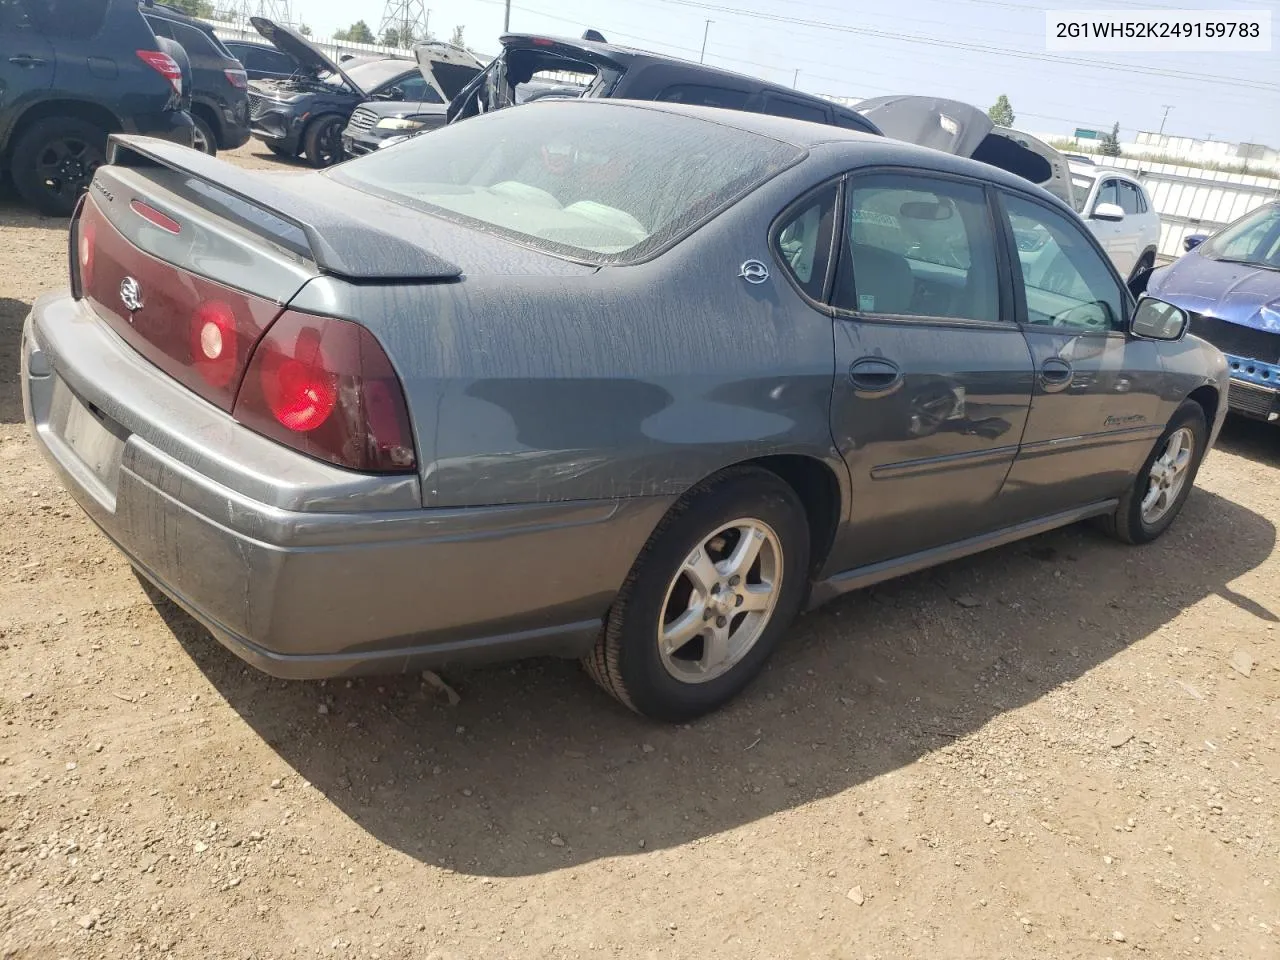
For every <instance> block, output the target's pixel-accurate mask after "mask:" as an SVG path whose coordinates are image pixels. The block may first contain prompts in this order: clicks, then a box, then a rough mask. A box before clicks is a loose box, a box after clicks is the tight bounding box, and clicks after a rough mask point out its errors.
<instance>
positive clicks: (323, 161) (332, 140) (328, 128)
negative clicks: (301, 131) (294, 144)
mask: <svg viewBox="0 0 1280 960" xmlns="http://www.w3.org/2000/svg"><path fill="white" fill-rule="evenodd" d="M342 127H343V122H342V118H341V117H321V118H320V119H319V120H316V121H315V122H314V123H312V124H311V126H310V127H308V128H307V135H306V137H305V138H303V139H304V148H303V154H304V155H305V156H306V158H307V163H309V164H311V166H313V167H331V166H333V165H334V164H335V163H337V162H338V161H339V160H341V159H342Z"/></svg>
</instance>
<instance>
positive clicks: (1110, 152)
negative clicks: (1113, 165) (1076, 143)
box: [1098, 123, 1120, 157]
mask: <svg viewBox="0 0 1280 960" xmlns="http://www.w3.org/2000/svg"><path fill="white" fill-rule="evenodd" d="M1098 152H1099V153H1100V154H1102V155H1103V156H1104V157H1118V156H1120V124H1119V123H1117V124H1116V125H1115V126H1114V127H1112V128H1111V132H1110V133H1108V134H1107V135H1106V136H1104V137H1103V138H1102V139H1101V140H1099V141H1098Z"/></svg>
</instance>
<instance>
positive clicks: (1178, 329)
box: [1129, 297, 1191, 340]
mask: <svg viewBox="0 0 1280 960" xmlns="http://www.w3.org/2000/svg"><path fill="white" fill-rule="evenodd" d="M1190 322H1191V318H1190V317H1188V316H1187V313H1186V311H1185V310H1181V309H1179V308H1178V307H1175V306H1174V305H1173V304H1172V303H1165V302H1164V301H1163V300H1157V299H1156V298H1155V297H1143V298H1142V299H1141V300H1139V301H1138V309H1136V310H1134V311H1133V318H1132V319H1131V320H1130V321H1129V332H1130V333H1131V334H1133V335H1134V336H1135V337H1141V338H1142V339H1144V340H1181V339H1182V336H1183V334H1185V333H1186V332H1187V326H1188V324H1190Z"/></svg>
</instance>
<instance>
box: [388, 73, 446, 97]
mask: <svg viewBox="0 0 1280 960" xmlns="http://www.w3.org/2000/svg"><path fill="white" fill-rule="evenodd" d="M396 86H398V87H399V88H400V90H401V92H402V93H403V94H404V99H405V100H412V101H415V102H419V103H439V102H440V94H438V93H436V92H435V90H434V89H433V88H432V86H431V84H429V83H427V81H426V80H424V79H423V78H422V77H421V76H417V77H405V78H404V79H403V80H401V81H400V82H399V83H397V84H396Z"/></svg>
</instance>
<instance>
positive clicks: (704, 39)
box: [508, 0, 714, 63]
mask: <svg viewBox="0 0 1280 960" xmlns="http://www.w3.org/2000/svg"><path fill="white" fill-rule="evenodd" d="M508 2H510V0H508ZM713 22H714V21H712V20H708V21H707V23H706V26H704V27H703V28H702V54H701V55H700V56H699V57H698V62H699V63H706V62H707V34H708V33H710V32H711V24H712V23H713Z"/></svg>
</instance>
